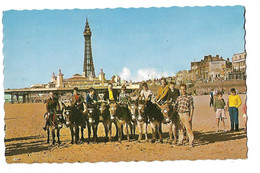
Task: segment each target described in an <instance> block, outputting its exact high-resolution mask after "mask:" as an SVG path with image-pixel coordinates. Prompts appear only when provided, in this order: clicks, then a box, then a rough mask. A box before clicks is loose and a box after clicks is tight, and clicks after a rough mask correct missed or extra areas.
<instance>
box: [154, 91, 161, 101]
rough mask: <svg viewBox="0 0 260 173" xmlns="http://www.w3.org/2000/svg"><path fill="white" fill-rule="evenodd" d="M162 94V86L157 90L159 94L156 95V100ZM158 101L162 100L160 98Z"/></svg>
mask: <svg viewBox="0 0 260 173" xmlns="http://www.w3.org/2000/svg"><path fill="white" fill-rule="evenodd" d="M160 95H161V88H159V90H158V92H157V95H156V97H155V100H156V101H157V100H158V99H159V97H160ZM158 101H160V100H158Z"/></svg>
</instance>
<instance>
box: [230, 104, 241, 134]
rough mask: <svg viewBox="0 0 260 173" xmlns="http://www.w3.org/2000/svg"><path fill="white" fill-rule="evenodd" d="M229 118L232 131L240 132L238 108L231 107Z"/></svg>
mask: <svg viewBox="0 0 260 173" xmlns="http://www.w3.org/2000/svg"><path fill="white" fill-rule="evenodd" d="M229 116H230V122H231V130H234V125H235V130H238V127H239V123H238V109H237V108H236V107H229Z"/></svg>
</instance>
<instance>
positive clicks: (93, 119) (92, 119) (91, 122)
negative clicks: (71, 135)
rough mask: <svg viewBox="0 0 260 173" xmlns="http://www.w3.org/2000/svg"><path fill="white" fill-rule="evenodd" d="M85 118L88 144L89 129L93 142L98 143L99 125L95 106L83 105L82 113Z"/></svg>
mask: <svg viewBox="0 0 260 173" xmlns="http://www.w3.org/2000/svg"><path fill="white" fill-rule="evenodd" d="M83 113H84V114H85V117H86V119H87V127H88V140H89V142H90V136H91V129H92V132H93V141H94V142H97V143H98V137H97V130H98V123H99V116H98V110H97V105H96V104H86V103H84V111H83Z"/></svg>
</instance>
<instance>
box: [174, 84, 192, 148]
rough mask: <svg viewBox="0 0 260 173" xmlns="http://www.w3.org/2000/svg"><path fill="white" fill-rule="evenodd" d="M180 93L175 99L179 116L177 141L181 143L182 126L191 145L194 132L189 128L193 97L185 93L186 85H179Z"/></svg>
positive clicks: (182, 135)
mask: <svg viewBox="0 0 260 173" xmlns="http://www.w3.org/2000/svg"><path fill="white" fill-rule="evenodd" d="M180 91H181V95H180V96H179V97H178V98H177V100H176V104H175V106H176V108H177V112H178V113H179V117H180V131H179V142H178V144H179V145H181V144H182V142H183V137H184V127H185V129H186V130H187V133H188V137H189V145H190V147H193V140H194V134H193V131H192V128H191V121H192V117H193V112H194V105H193V98H192V96H189V95H187V92H186V85H185V84H181V85H180Z"/></svg>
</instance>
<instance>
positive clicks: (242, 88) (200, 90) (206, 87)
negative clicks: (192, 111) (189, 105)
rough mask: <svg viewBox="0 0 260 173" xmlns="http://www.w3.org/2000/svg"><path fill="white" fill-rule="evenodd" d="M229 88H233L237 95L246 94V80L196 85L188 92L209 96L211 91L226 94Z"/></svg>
mask: <svg viewBox="0 0 260 173" xmlns="http://www.w3.org/2000/svg"><path fill="white" fill-rule="evenodd" d="M231 88H235V89H236V90H237V92H238V93H245V92H246V80H229V81H218V82H209V83H196V84H195V86H194V87H192V88H191V89H190V91H189V92H192V93H194V91H195V90H196V94H197V95H202V94H209V93H210V90H211V89H216V90H217V91H222V90H224V93H225V94H227V93H228V92H229V91H230V89H231Z"/></svg>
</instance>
